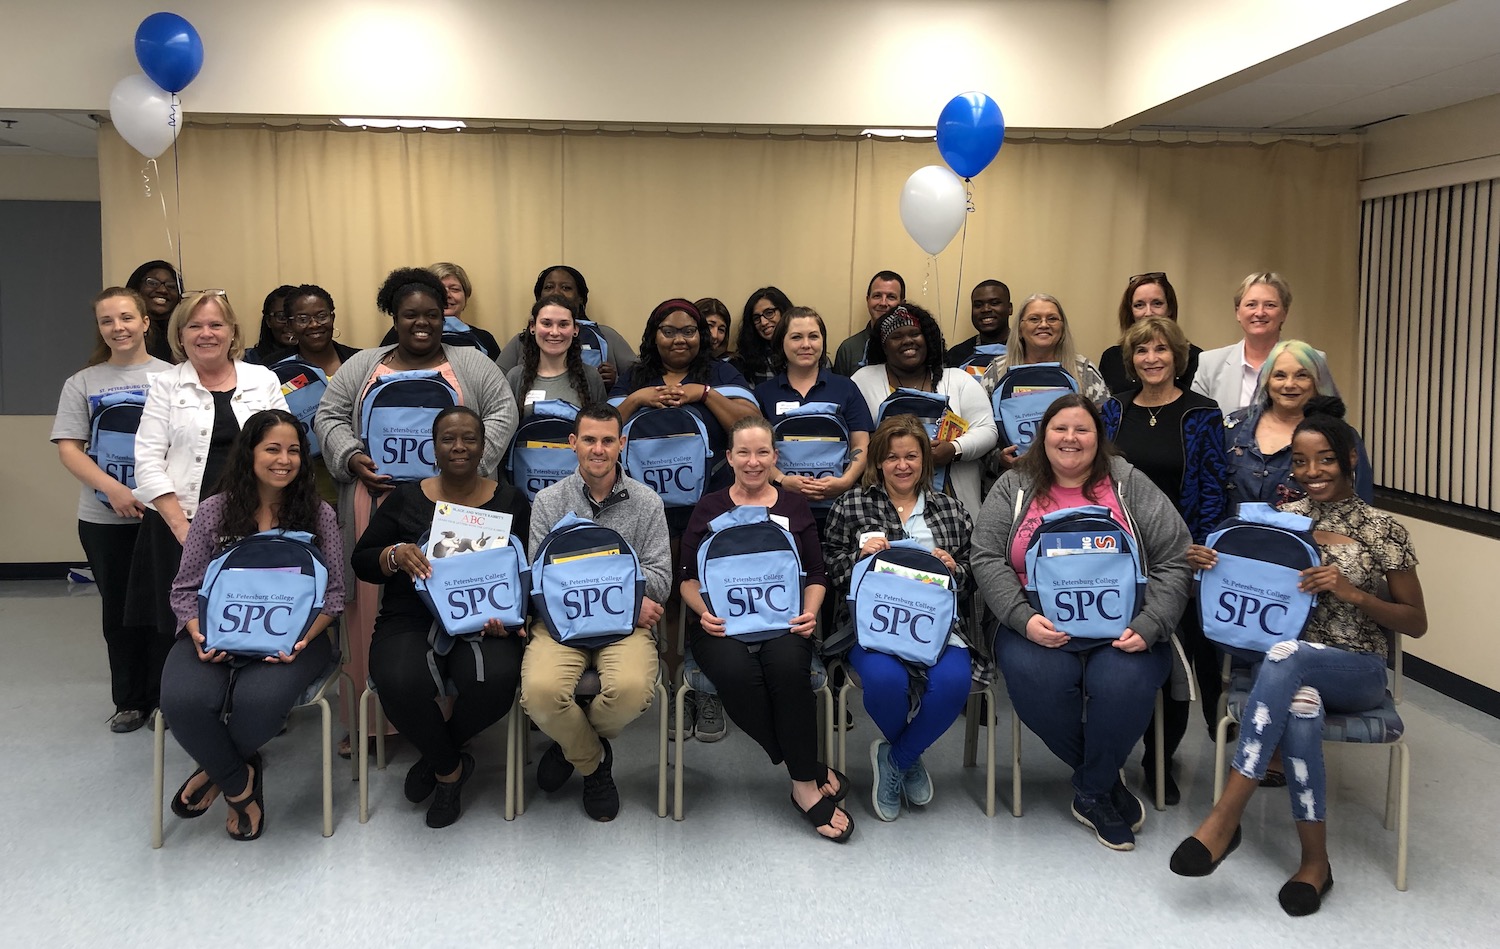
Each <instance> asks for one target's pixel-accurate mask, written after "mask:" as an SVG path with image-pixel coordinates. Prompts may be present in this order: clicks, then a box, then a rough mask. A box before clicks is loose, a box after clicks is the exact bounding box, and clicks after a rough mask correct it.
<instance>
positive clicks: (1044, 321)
mask: <svg viewBox="0 0 1500 949" xmlns="http://www.w3.org/2000/svg"><path fill="white" fill-rule="evenodd" d="M1021 322H1022V323H1025V324H1026V325H1027V326H1057V325H1059V324H1061V323H1062V317H1060V316H1055V315H1054V316H1028V317H1026V319H1024V320H1022V321H1021Z"/></svg>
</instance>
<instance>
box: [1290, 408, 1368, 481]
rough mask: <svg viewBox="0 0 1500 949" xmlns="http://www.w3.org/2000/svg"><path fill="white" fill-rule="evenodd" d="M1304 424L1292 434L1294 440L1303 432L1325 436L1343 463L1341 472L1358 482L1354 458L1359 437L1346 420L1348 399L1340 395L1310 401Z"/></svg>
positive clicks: (1301, 423) (1336, 456)
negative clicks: (1346, 402) (1355, 474)
mask: <svg viewBox="0 0 1500 949" xmlns="http://www.w3.org/2000/svg"><path fill="white" fill-rule="evenodd" d="M1302 411H1303V417H1302V421H1300V422H1298V423H1297V427H1296V429H1295V430H1293V432H1292V440H1293V441H1296V440H1297V436H1298V435H1301V434H1302V433H1303V432H1310V433H1312V434H1315V435H1322V436H1323V437H1324V438H1326V439H1328V447H1329V449H1330V450H1332V452H1333V456H1334V458H1335V459H1336V460H1337V461H1338V464H1339V473H1340V474H1342V475H1343V476H1344V477H1345V478H1348V479H1349V480H1351V481H1353V480H1354V460H1353V459H1354V455H1355V453H1356V452H1357V451H1358V450H1359V449H1358V447H1357V446H1358V437H1357V436H1356V435H1355V434H1354V429H1353V428H1351V427H1350V426H1349V423H1348V422H1346V421H1344V412H1345V409H1344V400H1343V399H1340V398H1339V397H1338V396H1336V395H1315V396H1313V397H1312V398H1311V399H1308V400H1307V407H1306V408H1305V409H1303V410H1302Z"/></svg>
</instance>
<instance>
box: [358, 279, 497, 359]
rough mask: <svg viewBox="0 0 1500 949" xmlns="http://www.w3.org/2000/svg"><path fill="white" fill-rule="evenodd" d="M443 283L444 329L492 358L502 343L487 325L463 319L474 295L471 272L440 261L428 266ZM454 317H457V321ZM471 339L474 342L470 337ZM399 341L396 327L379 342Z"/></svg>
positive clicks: (382, 343) (448, 333)
mask: <svg viewBox="0 0 1500 949" xmlns="http://www.w3.org/2000/svg"><path fill="white" fill-rule="evenodd" d="M426 269H427V270H429V271H431V272H432V275H433V276H435V277H437V278H438V280H439V281H441V282H442V284H443V294H444V296H443V332H444V333H445V334H447V335H448V336H449V337H450V339H461V340H464V342H463V343H460V345H473V347H474V348H475V349H477V350H479V351H480V352H482V353H484V354H485V356H486V357H488V358H489V359H494V358H495V357H496V356H498V355H499V354H500V343H499V341H498V340H496V339H495V337H494V334H492V333H491V332H490V331H489V330H487V329H482V328H480V327H478V326H475V325H474V324H472V323H469V322H467V321H465V320H464V318H463V314H464V310H466V309H468V307H469V301H470V300H471V299H473V297H474V285H473V284H472V283H470V282H469V275H468V273H467V272H466V271H465V270H464V269H463V268H462V267H460V266H459V265H458V264H454V263H449V262H448V261H439V262H438V263H435V264H429V265H428V266H427V268H426ZM454 321H457V322H456V323H455V322H454ZM469 340H472V341H473V342H472V344H471V343H469V342H468V341H469ZM395 341H396V331H395V329H391V330H389V331H388V332H387V333H386V334H385V338H384V339H382V340H381V341H380V345H382V346H389V345H391V344H392V343H394V342H395Z"/></svg>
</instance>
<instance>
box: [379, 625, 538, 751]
mask: <svg viewBox="0 0 1500 949" xmlns="http://www.w3.org/2000/svg"><path fill="white" fill-rule="evenodd" d="M397 622H399V621H397ZM393 625H395V623H391V624H388V625H387V628H386V629H381V624H380V623H377V624H376V627H375V639H374V642H373V643H371V645H370V678H371V679H372V680H374V682H375V688H376V690H377V691H378V692H379V693H380V706H381V708H383V709H385V714H386V717H387V718H389V719H390V720H391V724H392V725H395V726H396V730H397V731H399V732H400V733H401V734H403V735H405V736H406V737H407V739H408V740H410V741H411V743H412V744H413V745H415V746H416V748H417V750H418V751H419V752H421V754H422V758H423V760H425V761H426V762H427V763H428V764H429V765H431V766H432V768H433V770H434V771H436V772H437V773H438V774H451V773H452V772H453V771H455V770H456V769H457V768H458V766H459V764H460V761H461V759H460V758H459V749H460V748H462V747H463V744H464V742H466V741H468V740H469V739H470V738H473V737H474V736H475V735H477V734H479V733H480V732H482V731H484V730H485V729H486V728H489V727H490V726H491V725H493V724H495V723H496V722H498V721H500V719H502V718H504V717H505V713H506V712H508V711H510V706H511V703H512V702H514V701H515V698H516V688H517V687H518V686H519V685H520V682H521V647H522V645H523V644H524V642H525V641H524V640H523V639H522V638H521V637H519V636H486V637H484V638H483V639H481V640H480V641H479V651H480V652H481V654H483V656H484V681H483V682H480V681H479V670H478V669H477V667H476V665H475V661H474V649H473V647H472V646H471V645H470V644H469V643H467V642H455V643H454V644H453V649H452V650H451V651H449V653H448V655H446V656H436V657H434V658H435V659H436V661H437V667H438V674H439V675H441V676H442V677H443V678H444V679H445V680H447V681H451V682H452V683H453V684H454V685H456V686H457V687H458V695H457V696H456V697H455V698H454V700H453V715H452V716H451V717H449V719H448V720H447V721H444V720H443V710H442V708H441V707H439V705H438V704H437V701H436V700H437V699H439V698H441V697H442V693H441V692H440V691H439V689H438V686H437V683H436V682H434V681H433V680H432V673H431V671H430V670H429V669H428V668H427V650H428V648H429V647H428V645H427V626H426V625H425V624H424V625H422V626H421V628H411V629H391V628H389V627H390V626H393Z"/></svg>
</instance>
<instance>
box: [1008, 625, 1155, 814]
mask: <svg viewBox="0 0 1500 949" xmlns="http://www.w3.org/2000/svg"><path fill="white" fill-rule="evenodd" d="M995 658H996V660H997V661H998V662H999V664H1000V671H1001V673H1002V674H1004V676H1005V688H1006V691H1008V692H1009V693H1010V701H1011V704H1012V705H1014V706H1015V709H1016V714H1017V715H1019V716H1021V721H1023V722H1025V723H1026V727H1027V728H1029V729H1031V730H1032V731H1034V732H1036V733H1037V735H1038V736H1040V737H1041V739H1042V741H1043V742H1044V743H1045V744H1046V745H1047V747H1048V748H1049V749H1051V751H1052V753H1053V754H1054V755H1057V757H1058V758H1060V759H1062V762H1063V764H1065V765H1067V766H1068V767H1070V768H1072V769H1073V790H1074V791H1075V792H1077V793H1078V794H1079V795H1081V796H1084V797H1100V796H1103V795H1105V794H1108V793H1109V792H1110V790H1111V789H1112V788H1113V787H1114V786H1115V782H1116V781H1118V780H1119V779H1120V768H1121V767H1123V766H1124V764H1125V760H1126V759H1127V758H1129V757H1130V752H1131V749H1133V748H1134V747H1135V743H1136V742H1138V741H1140V739H1141V735H1142V734H1144V733H1145V731H1146V725H1147V724H1148V723H1150V721H1151V712H1152V710H1153V707H1154V706H1155V704H1156V690H1157V689H1160V688H1161V686H1162V683H1164V682H1166V681H1167V673H1168V672H1169V671H1170V669H1171V666H1172V646H1171V644H1170V643H1168V642H1166V641H1165V640H1163V641H1161V642H1158V643H1157V644H1156V645H1154V646H1152V647H1151V648H1150V649H1148V650H1146V651H1145V652H1122V651H1120V650H1118V649H1116V648H1115V647H1114V646H1111V645H1110V644H1108V643H1105V644H1103V645H1101V646H1098V647H1097V648H1095V649H1091V650H1089V651H1088V652H1068V651H1067V650H1063V649H1051V648H1048V647H1046V646H1041V645H1038V644H1037V643H1034V642H1032V641H1031V640H1029V639H1027V638H1026V637H1025V636H1023V635H1021V634H1020V633H1017V632H1015V631H1014V630H1011V629H1008V628H1006V627H1003V626H1002V627H1001V628H1000V631H999V633H998V634H997V635H996V636H995Z"/></svg>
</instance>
